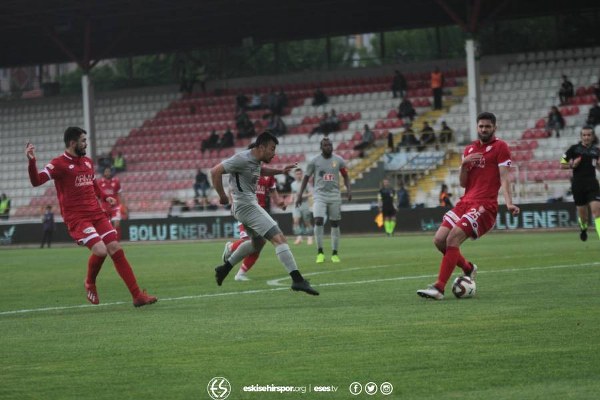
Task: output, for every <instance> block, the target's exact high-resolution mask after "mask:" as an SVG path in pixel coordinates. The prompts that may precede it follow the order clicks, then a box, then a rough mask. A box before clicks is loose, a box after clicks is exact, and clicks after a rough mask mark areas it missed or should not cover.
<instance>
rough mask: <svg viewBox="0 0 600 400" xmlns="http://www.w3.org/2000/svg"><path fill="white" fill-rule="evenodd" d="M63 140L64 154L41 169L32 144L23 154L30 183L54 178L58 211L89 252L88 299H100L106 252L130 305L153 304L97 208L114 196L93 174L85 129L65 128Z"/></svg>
mask: <svg viewBox="0 0 600 400" xmlns="http://www.w3.org/2000/svg"><path fill="white" fill-rule="evenodd" d="M64 142H65V148H66V150H65V152H64V154H62V155H61V156H59V157H56V158H55V159H53V160H52V161H50V163H49V164H47V165H46V167H45V168H44V169H43V170H42V171H41V172H38V170H37V166H36V159H35V146H34V145H33V144H31V143H27V146H26V147H25V155H26V156H27V158H28V159H29V167H28V172H29V180H30V181H31V184H32V185H33V186H40V185H42V184H44V183H46V182H48V181H49V180H51V179H53V180H54V186H55V187H56V195H57V197H58V203H59V204H60V210H61V214H62V216H63V219H64V221H65V224H66V225H67V229H68V231H69V235H71V237H72V238H73V239H74V240H75V241H76V242H77V244H79V245H83V246H86V247H87V248H89V249H90V250H91V251H92V255H91V256H90V258H89V260H88V272H87V278H86V280H85V282H84V284H85V289H86V292H87V300H88V301H89V302H90V303H92V304H98V303H99V302H100V301H99V299H98V292H97V291H96V277H97V276H98V273H99V272H100V268H101V267H102V263H103V262H104V259H105V258H106V256H107V255H109V256H110V257H111V258H112V260H113V263H114V264H115V268H116V269H117V272H118V273H119V275H120V276H121V279H123V281H124V282H125V284H126V285H127V288H128V289H129V292H130V293H131V296H132V297H133V305H134V306H135V307H141V306H145V305H146V304H152V303H155V302H156V301H157V298H156V297H154V296H150V295H148V294H146V292H145V291H142V290H140V288H139V287H138V284H137V281H136V279H135V275H134V274H133V270H132V269H131V266H130V265H129V262H128V261H127V259H126V258H125V253H124V252H123V249H122V248H121V245H120V244H119V242H118V241H117V234H116V232H115V230H114V228H113V227H112V225H111V224H110V221H109V220H108V217H107V215H106V213H105V212H104V210H102V208H101V207H100V203H99V201H98V199H102V200H104V201H107V202H109V203H110V204H114V203H115V199H114V198H113V197H110V196H103V195H102V193H101V191H100V188H99V187H98V182H97V181H96V177H95V175H94V164H93V162H92V160H91V159H90V158H88V157H85V149H86V148H87V138H86V132H85V131H84V130H83V129H81V128H77V127H69V128H67V129H66V130H65V134H64Z"/></svg>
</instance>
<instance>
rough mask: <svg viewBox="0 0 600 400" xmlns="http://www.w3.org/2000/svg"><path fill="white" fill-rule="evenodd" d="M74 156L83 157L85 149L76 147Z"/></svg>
mask: <svg viewBox="0 0 600 400" xmlns="http://www.w3.org/2000/svg"><path fill="white" fill-rule="evenodd" d="M75 154H77V155H78V156H79V157H83V156H85V147H83V148H81V147H76V148H75Z"/></svg>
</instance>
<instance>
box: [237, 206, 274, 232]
mask: <svg viewBox="0 0 600 400" xmlns="http://www.w3.org/2000/svg"><path fill="white" fill-rule="evenodd" d="M233 216H234V217H235V219H237V220H238V221H239V222H240V223H241V224H243V225H244V228H245V230H246V233H247V234H248V236H250V237H254V236H260V237H265V235H266V234H267V232H269V231H270V230H271V229H273V227H275V226H277V222H275V220H274V219H273V218H272V217H271V216H270V215H269V213H268V212H267V211H265V209H264V208H262V207H261V206H259V205H258V204H256V205H254V204H248V205H242V206H237V207H235V209H234V212H233ZM240 237H241V234H240Z"/></svg>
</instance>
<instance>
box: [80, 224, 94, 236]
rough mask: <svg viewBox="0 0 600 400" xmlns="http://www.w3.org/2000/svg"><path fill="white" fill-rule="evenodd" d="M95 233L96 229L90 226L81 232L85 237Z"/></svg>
mask: <svg viewBox="0 0 600 400" xmlns="http://www.w3.org/2000/svg"><path fill="white" fill-rule="evenodd" d="M95 232H96V228H94V227H93V226H90V227H89V228H85V229H84V230H83V233H85V234H86V235H89V234H90V233H95Z"/></svg>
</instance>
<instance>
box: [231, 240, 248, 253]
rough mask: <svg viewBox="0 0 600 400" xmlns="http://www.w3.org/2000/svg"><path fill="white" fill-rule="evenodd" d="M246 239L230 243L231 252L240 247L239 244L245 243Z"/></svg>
mask: <svg viewBox="0 0 600 400" xmlns="http://www.w3.org/2000/svg"><path fill="white" fill-rule="evenodd" d="M246 241H247V239H238V240H236V241H235V242H233V243H231V252H232V253H233V252H234V251H236V250H237V248H238V247H240V244H242V243H244V242H246Z"/></svg>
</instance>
